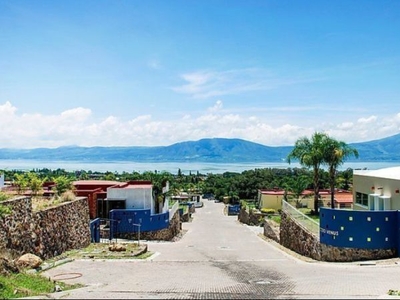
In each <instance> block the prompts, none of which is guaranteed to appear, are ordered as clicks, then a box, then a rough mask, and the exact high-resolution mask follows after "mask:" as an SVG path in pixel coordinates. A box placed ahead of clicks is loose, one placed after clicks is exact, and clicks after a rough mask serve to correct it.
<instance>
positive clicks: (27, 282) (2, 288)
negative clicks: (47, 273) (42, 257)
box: [0, 273, 82, 299]
mask: <svg viewBox="0 0 400 300" xmlns="http://www.w3.org/2000/svg"><path fill="white" fill-rule="evenodd" d="M56 284H57V285H58V286H60V287H61V289H62V290H63V291H66V290H72V289H76V288H79V287H82V285H80V284H73V285H69V284H65V283H63V282H54V281H51V280H49V279H48V278H45V277H43V276H41V275H40V274H28V273H18V274H11V275H7V276H5V275H0V298H1V299H15V298H21V297H30V296H38V295H43V294H48V293H52V292H54V287H55V285H56Z"/></svg>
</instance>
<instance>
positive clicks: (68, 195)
mask: <svg viewBox="0 0 400 300" xmlns="http://www.w3.org/2000/svg"><path fill="white" fill-rule="evenodd" d="M75 198H76V197H75V194H74V192H72V191H66V192H64V193H63V194H62V196H61V202H70V201H74V200H75Z"/></svg>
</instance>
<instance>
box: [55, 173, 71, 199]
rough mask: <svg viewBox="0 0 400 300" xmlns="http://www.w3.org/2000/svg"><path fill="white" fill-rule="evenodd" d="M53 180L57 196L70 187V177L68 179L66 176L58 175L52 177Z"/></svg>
mask: <svg viewBox="0 0 400 300" xmlns="http://www.w3.org/2000/svg"><path fill="white" fill-rule="evenodd" d="M53 181H54V182H55V184H56V186H55V187H54V189H55V191H56V195H57V196H61V195H62V194H63V193H65V192H66V191H68V190H71V189H72V179H70V178H69V177H68V176H64V175H61V176H58V177H55V178H54V179H53Z"/></svg>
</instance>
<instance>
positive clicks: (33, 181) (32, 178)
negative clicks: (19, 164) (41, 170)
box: [27, 172, 45, 196]
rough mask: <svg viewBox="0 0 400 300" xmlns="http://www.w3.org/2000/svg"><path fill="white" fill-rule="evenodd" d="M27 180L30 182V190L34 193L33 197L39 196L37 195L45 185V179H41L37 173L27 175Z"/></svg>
mask: <svg viewBox="0 0 400 300" xmlns="http://www.w3.org/2000/svg"><path fill="white" fill-rule="evenodd" d="M27 180H28V184H27V185H28V187H29V188H30V190H31V191H32V195H34V196H37V194H38V193H39V191H40V190H41V189H42V187H43V183H44V181H45V179H40V178H39V176H38V175H37V174H36V173H34V172H29V173H28V174H27Z"/></svg>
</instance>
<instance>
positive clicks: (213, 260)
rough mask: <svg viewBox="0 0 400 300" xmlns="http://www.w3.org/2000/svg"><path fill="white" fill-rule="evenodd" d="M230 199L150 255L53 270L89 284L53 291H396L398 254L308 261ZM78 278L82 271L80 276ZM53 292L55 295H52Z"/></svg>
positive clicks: (383, 294)
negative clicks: (228, 211) (364, 260)
mask: <svg viewBox="0 0 400 300" xmlns="http://www.w3.org/2000/svg"><path fill="white" fill-rule="evenodd" d="M223 210H224V204H222V203H214V202H213V201H207V200H204V206H203V207H202V208H198V209H196V212H195V213H194V214H193V218H194V219H193V221H192V222H190V223H183V229H184V231H186V233H185V234H184V235H183V237H182V238H181V239H180V240H179V241H176V242H152V241H148V242H146V243H147V244H148V249H149V251H151V252H154V255H153V256H152V257H150V258H149V259H147V260H124V261H121V260H109V261H92V260H75V261H73V262H70V263H67V264H64V265H61V266H58V267H56V268H53V269H50V270H48V271H46V272H45V273H44V275H45V276H48V277H52V278H53V277H55V278H57V277H58V278H66V280H65V281H66V282H68V283H82V284H85V285H86V287H85V288H81V289H76V290H73V291H66V292H59V293H53V294H51V295H49V296H50V297H52V298H63V299H138V298H146V299H160V298H162V299H227V298H232V299H235V298H236V299H272V298H278V299H322V298H325V299H332V298H336V299H349V298H353V299H355V298H359V299H365V298H371V299H377V298H394V299H400V297H394V296H388V295H387V292H388V291H389V290H390V289H394V290H397V289H399V290H400V265H398V264H397V262H398V261H399V260H398V259H394V260H388V261H385V263H382V262H380V263H377V264H373V263H372V264H365V265H360V263H324V262H315V261H311V260H305V259H302V258H299V257H298V256H296V255H291V254H290V252H288V251H285V250H283V249H282V248H281V247H280V246H279V245H277V244H276V243H274V242H272V241H268V240H266V239H263V238H262V237H260V236H259V235H258V233H259V232H262V230H261V229H262V228H260V227H250V226H247V225H243V224H241V223H239V222H238V221H237V217H236V216H226V215H224V213H223ZM74 277H75V278H74ZM46 298H47V299H48V297H46Z"/></svg>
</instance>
